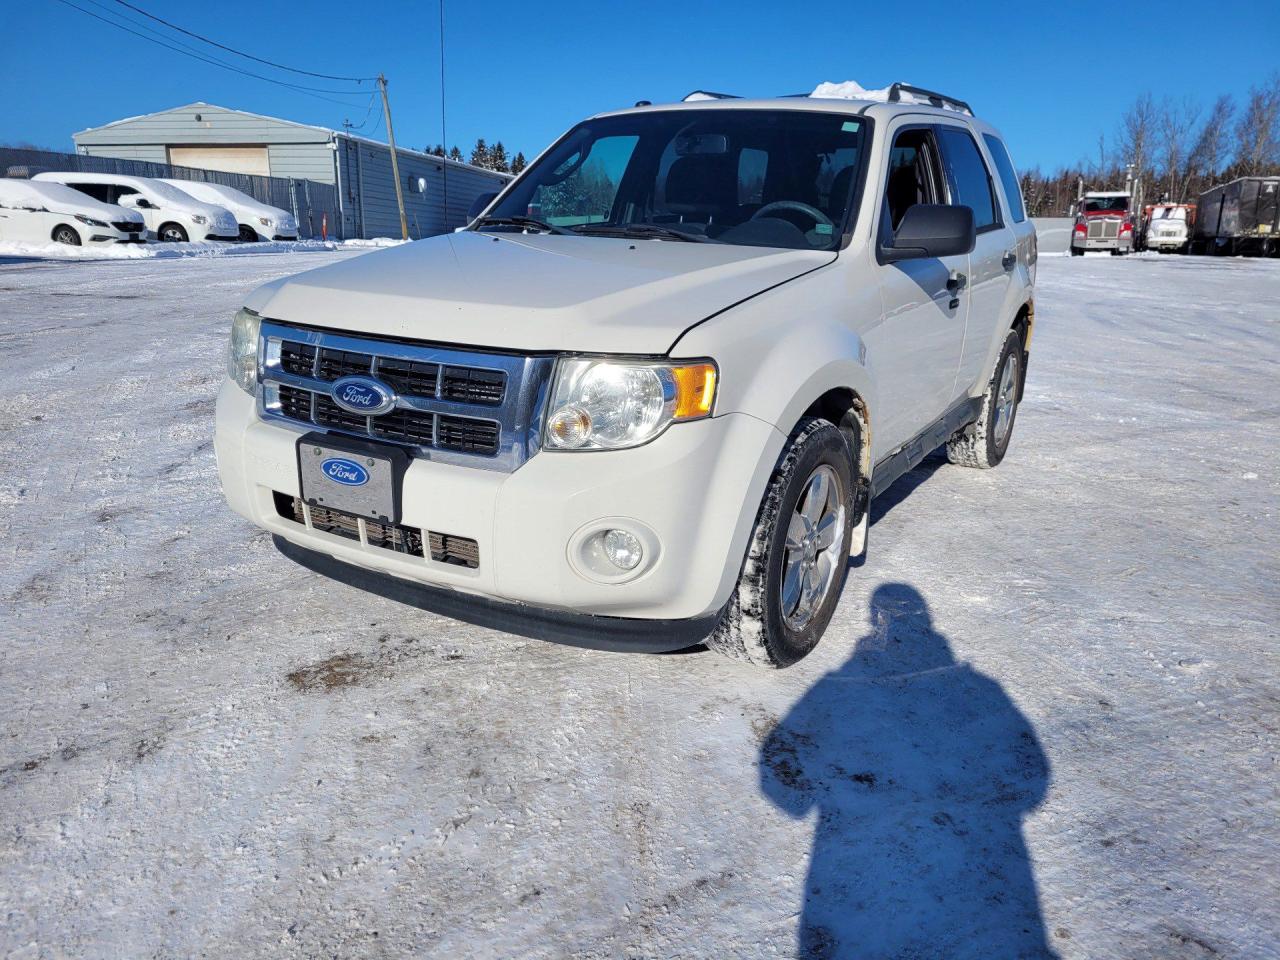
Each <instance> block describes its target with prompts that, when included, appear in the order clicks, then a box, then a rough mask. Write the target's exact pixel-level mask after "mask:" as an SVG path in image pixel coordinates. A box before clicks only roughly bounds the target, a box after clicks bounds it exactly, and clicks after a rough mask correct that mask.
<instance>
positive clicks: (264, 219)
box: [258, 217, 271, 227]
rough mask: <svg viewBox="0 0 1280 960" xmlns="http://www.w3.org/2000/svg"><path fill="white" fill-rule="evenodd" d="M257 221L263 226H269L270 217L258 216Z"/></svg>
mask: <svg viewBox="0 0 1280 960" xmlns="http://www.w3.org/2000/svg"><path fill="white" fill-rule="evenodd" d="M258 222H259V223H260V224H262V225H263V226H264V227H269V226H271V218H270V217H259V218H258Z"/></svg>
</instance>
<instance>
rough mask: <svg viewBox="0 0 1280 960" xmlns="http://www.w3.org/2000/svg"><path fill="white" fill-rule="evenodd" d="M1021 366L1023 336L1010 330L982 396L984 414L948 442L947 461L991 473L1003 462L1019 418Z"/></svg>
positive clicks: (980, 414) (979, 415)
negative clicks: (1014, 425)
mask: <svg viewBox="0 0 1280 960" xmlns="http://www.w3.org/2000/svg"><path fill="white" fill-rule="evenodd" d="M1022 364H1023V356H1022V337H1021V335H1019V333H1018V331H1017V330H1010V331H1009V335H1008V336H1007V337H1005V341H1004V346H1003V347H1002V348H1001V349H1000V357H999V358H998V359H997V360H996V371H995V373H994V374H993V375H992V377H991V382H990V383H989V384H987V392H986V393H984V394H983V395H982V412H981V413H979V414H978V419H977V420H975V421H974V422H973V423H971V424H969V426H967V427H965V428H964V429H962V430H960V431H958V432H957V433H956V434H955V435H954V436H953V437H952V438H951V439H950V440H948V441H947V459H948V460H950V461H951V462H952V463H954V464H957V465H958V466H961V467H976V468H977V469H979V470H990V469H991V468H992V467H994V466H997V465H998V464H999V463H1000V461H1001V460H1003V459H1004V455H1005V452H1006V451H1008V449H1009V440H1010V439H1011V438H1012V437H1013V423H1014V420H1016V419H1017V416H1018V400H1019V399H1020V398H1021V394H1022Z"/></svg>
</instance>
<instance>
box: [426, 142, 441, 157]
mask: <svg viewBox="0 0 1280 960" xmlns="http://www.w3.org/2000/svg"><path fill="white" fill-rule="evenodd" d="M427 153H429V154H431V156H433V157H443V156H444V144H443V143H437V144H436V145H435V146H434V147H430V148H428V150H427Z"/></svg>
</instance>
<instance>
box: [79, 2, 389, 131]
mask: <svg viewBox="0 0 1280 960" xmlns="http://www.w3.org/2000/svg"><path fill="white" fill-rule="evenodd" d="M58 2H59V3H61V4H62V5H63V6H67V7H71V8H72V9H73V10H79V11H80V12H81V13H83V14H85V15H87V16H90V17H93V18H94V19H95V20H101V21H102V22H103V23H105V24H108V25H110V26H113V27H115V28H116V29H118V30H123V31H125V32H126V33H131V34H133V35H134V36H135V37H140V38H141V39H143V40H146V41H148V42H149V43H154V44H156V45H158V46H161V47H164V48H166V49H168V50H172V51H174V52H175V53H180V54H182V55H183V56H187V57H192V58H193V59H196V60H200V61H203V62H204V63H208V64H212V65H213V66H215V67H222V68H223V69H224V70H230V71H232V72H233V73H239V74H242V75H243V76H246V77H252V78H253V79H255V80H265V81H266V82H267V83H274V84H276V85H277V86H281V87H288V88H289V89H291V90H297V91H299V92H301V93H304V94H306V95H307V96H310V97H315V98H316V99H318V100H327V101H328V102H329V103H336V104H338V105H339V106H350V105H351V104H350V102H348V101H343V100H334V99H333V98H332V97H324V96H320V94H322V93H335V94H338V95H339V96H361V95H363V94H364V91H363V90H328V89H324V88H322V87H305V86H301V85H300V84H296V83H288V82H287V81H284V80H277V79H275V78H274V77H265V76H263V75H262V74H260V73H254V72H252V71H251V70H243V69H241V68H240V67H237V66H235V65H234V64H230V63H227V62H226V61H224V60H218V59H216V58H212V57H207V56H204V55H203V54H200V53H196V52H193V51H192V48H190V47H185V45H182V46H175V44H177V43H178V41H176V40H175V41H173V42H169V41H168V40H157V39H156V38H155V37H149V36H147V35H146V34H144V33H140V32H138V31H137V30H134V29H132V28H131V27H127V26H125V25H124V24H123V23H119V22H117V21H115V20H109V19H108V18H106V17H103V16H99V15H98V14H96V13H94V12H93V11H92V10H86V9H85V8H84V7H81V6H79V5H77V4H75V3H72V2H71V0H58ZM89 2H91V3H92V2H93V0H89ZM135 26H141V25H140V24H135ZM144 29H145V28H144ZM153 32H154V31H153ZM184 47H185V49H184Z"/></svg>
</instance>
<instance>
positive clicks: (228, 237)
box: [204, 233, 240, 243]
mask: <svg viewBox="0 0 1280 960" xmlns="http://www.w3.org/2000/svg"><path fill="white" fill-rule="evenodd" d="M204 238H205V239H206V240H221V241H223V242H225V243H237V242H238V241H239V240H240V234H239V233H232V234H225V233H206V234H205V235H204Z"/></svg>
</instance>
